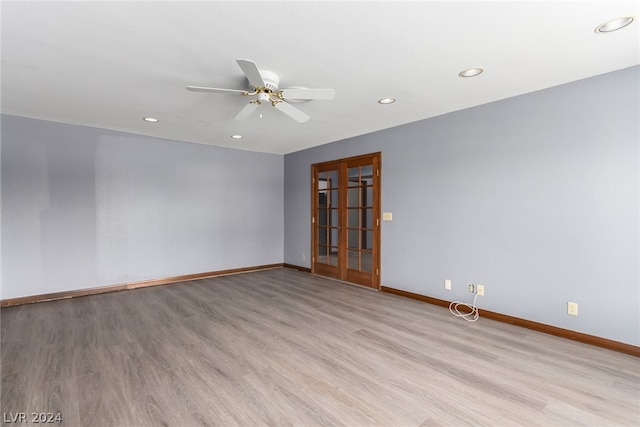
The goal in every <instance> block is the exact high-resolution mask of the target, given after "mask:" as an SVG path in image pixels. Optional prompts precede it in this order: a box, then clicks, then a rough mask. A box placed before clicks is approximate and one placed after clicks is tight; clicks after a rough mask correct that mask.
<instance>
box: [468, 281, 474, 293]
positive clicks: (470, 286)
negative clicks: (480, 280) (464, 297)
mask: <svg viewBox="0 0 640 427" xmlns="http://www.w3.org/2000/svg"><path fill="white" fill-rule="evenodd" d="M469 292H471V293H474V292H475V286H473V283H472V284H470V285H469Z"/></svg>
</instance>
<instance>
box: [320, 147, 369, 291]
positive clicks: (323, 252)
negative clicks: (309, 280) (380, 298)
mask: <svg viewBox="0 0 640 427" xmlns="http://www.w3.org/2000/svg"><path fill="white" fill-rule="evenodd" d="M380 163H381V153H373V154H366V155H362V156H357V157H349V158H347V159H340V160H334V161H330V162H324V163H317V164H314V165H312V182H311V186H312V195H313V197H312V204H313V206H312V210H311V226H312V262H311V271H312V272H313V273H314V274H319V275H322V276H327V277H332V278H334V279H338V280H344V281H347V282H351V283H356V284H359V285H363V286H368V287H371V288H374V289H380Z"/></svg>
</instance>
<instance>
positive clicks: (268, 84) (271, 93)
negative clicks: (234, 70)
mask: <svg viewBox="0 0 640 427" xmlns="http://www.w3.org/2000/svg"><path fill="white" fill-rule="evenodd" d="M236 62H237V63H238V65H239V66H240V68H241V69H242V71H243V72H244V75H245V76H247V80H249V85H251V87H252V88H253V92H247V91H246V90H239V89H220V88H215V87H201V86H187V90H190V91H193V92H212V93H227V94H233V93H235V94H240V95H242V96H251V97H255V98H254V99H253V100H251V101H249V103H248V104H247V105H246V106H245V107H244V108H243V109H242V110H240V112H239V113H238V115H237V116H236V117H235V119H236V120H244V119H246V118H248V117H249V116H250V115H251V114H252V113H253V112H254V111H255V110H256V109H257V108H258V107H259V106H260V105H262V104H267V103H269V104H271V105H272V106H273V107H275V108H276V109H277V110H280V111H282V112H283V113H284V114H286V115H287V116H289V117H291V118H292V119H294V120H295V121H297V122H299V123H304V122H306V121H307V120H309V119H310V117H309V116H307V115H306V114H305V113H303V112H302V111H300V110H299V109H297V108H296V107H294V106H293V105H291V104H290V102H296V101H312V100H330V99H333V97H334V96H335V92H334V90H333V89H307V88H290V89H278V84H280V79H279V78H278V75H277V74H276V73H274V72H271V71H267V70H259V69H258V66H257V65H256V63H255V62H253V61H250V60H248V59H237V60H236Z"/></svg>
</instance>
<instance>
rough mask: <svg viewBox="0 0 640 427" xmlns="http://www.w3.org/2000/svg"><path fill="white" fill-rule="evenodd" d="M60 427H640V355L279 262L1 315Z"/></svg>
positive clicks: (16, 403) (20, 404)
mask: <svg viewBox="0 0 640 427" xmlns="http://www.w3.org/2000/svg"><path fill="white" fill-rule="evenodd" d="M0 334H1V336H0V374H1V375H0V378H1V384H0V386H1V387H0V392H1V396H0V403H1V406H2V411H4V412H6V413H8V412H12V413H16V412H27V413H29V412H32V411H45V412H46V411H51V412H56V411H59V412H60V413H61V415H62V418H63V423H62V425H65V426H87V425H91V426H156V425H167V426H185V425H190V426H191V425H203V426H225V427H226V426H273V425H278V426H280V425H294V426H341V425H343V426H355V427H358V426H376V425H379V426H451V425H456V426H458V425H486V426H503V425H509V426H510V425H518V426H549V425H582V426H637V425H640V359H638V358H635V357H633V356H629V355H626V354H621V353H615V352H612V351H608V350H605V349H602V348H598V347H592V346H589V345H586V344H582V343H577V342H574V341H569V340H565V339H561V338H558V337H554V336H551V335H546V334H543V333H539V332H536V331H531V330H527V329H523V328H518V327H515V326H512V325H508V324H505V323H500V322H496V321H492V320H488V319H484V318H480V320H479V321H478V322H476V323H469V322H461V321H460V319H457V318H455V317H453V316H451V315H450V314H449V312H448V310H446V308H443V307H439V306H434V305H429V304H425V303H422V302H419V301H415V300H410V299H406V298H403V297H400V296H397V295H392V294H387V293H379V292H375V291H372V290H370V289H367V288H361V287H358V286H352V285H347V284H344V283H341V282H337V281H334V280H329V279H325V278H322V277H317V276H312V275H310V274H308V273H304V272H300V271H297V270H293V269H287V268H279V269H271V270H264V271H257V272H251V273H245V274H237V275H229V276H222V277H216V278H208V279H202V280H196V281H189V282H181V283H176V284H172V285H165V286H157V287H150V288H140V289H136V290H129V291H120V292H114V293H105V294H100V295H93V296H86V297H80V298H74V299H68V300H60V301H52V302H46V303H39V304H29V305H23V306H14V307H5V308H2V309H1V310H0Z"/></svg>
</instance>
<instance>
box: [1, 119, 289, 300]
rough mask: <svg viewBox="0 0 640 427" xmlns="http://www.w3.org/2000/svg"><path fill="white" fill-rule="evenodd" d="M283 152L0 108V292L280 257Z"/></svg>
mask: <svg viewBox="0 0 640 427" xmlns="http://www.w3.org/2000/svg"><path fill="white" fill-rule="evenodd" d="M282 192H283V157H282V156H280V155H271V154H261V153H252V152H247V151H240V150H233V149H225V148H219V147H212V146H205V145H197V144H191V143H186V142H179V141H170V140H163V139H158V138H151V137H143V136H139V135H131V134H127V133H122V132H114V131H109V130H103V129H95V128H90V127H82V126H74V125H68V124H59V123H52V122H46V121H41V120H33V119H27V118H20V117H13V116H7V115H3V116H2V287H1V298H3V299H6V298H14V297H20V296H28V295H39V294H46V293H52V292H59V291H68V290H76V289H84V288H91V287H96V286H103V285H111V284H122V283H127V282H133V281H139V280H146V279H154V278H164V277H170V276H176V275H182V274H191V273H201V272H209V271H216V270H224V269H231V268H239V267H248V266H256V265H264V264H271V263H281V262H282V261H283V258H282V254H283V193H282Z"/></svg>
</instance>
